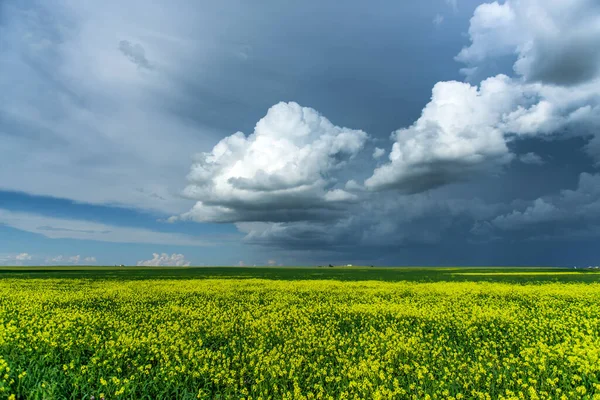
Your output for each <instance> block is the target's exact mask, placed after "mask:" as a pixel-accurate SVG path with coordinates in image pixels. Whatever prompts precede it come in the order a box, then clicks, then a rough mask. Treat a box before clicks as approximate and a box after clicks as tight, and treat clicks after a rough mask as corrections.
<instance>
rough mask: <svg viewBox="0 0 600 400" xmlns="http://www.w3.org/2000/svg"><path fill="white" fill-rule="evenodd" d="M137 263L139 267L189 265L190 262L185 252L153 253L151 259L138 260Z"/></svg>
mask: <svg viewBox="0 0 600 400" xmlns="http://www.w3.org/2000/svg"><path fill="white" fill-rule="evenodd" d="M137 265H138V266H139V267H189V266H190V262H189V261H187V260H186V259H185V256H184V255H183V254H175V253H173V254H171V255H168V254H167V253H162V254H158V253H152V259H151V260H141V261H138V262H137Z"/></svg>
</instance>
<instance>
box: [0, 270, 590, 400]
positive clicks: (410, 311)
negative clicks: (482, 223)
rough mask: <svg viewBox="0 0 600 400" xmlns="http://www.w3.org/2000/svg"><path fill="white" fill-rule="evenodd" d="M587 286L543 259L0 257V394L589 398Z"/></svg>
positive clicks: (585, 274)
mask: <svg viewBox="0 0 600 400" xmlns="http://www.w3.org/2000/svg"><path fill="white" fill-rule="evenodd" d="M599 282H600V274H598V273H596V272H593V271H581V270H571V269H569V270H567V269H550V268H458V267H457V268H369V267H365V268H360V267H352V268H340V267H334V268H328V267H323V268H300V267H298V268H291V267H288V268H283V267H282V268H226V267H220V268H218V267H213V268H206V267H204V268H136V267H126V268H112V267H110V268H109V267H96V268H68V267H64V268H61V267H57V268H41V267H40V268H37V267H36V268H33V267H31V268H15V267H12V268H8V267H7V268H1V269H0V398H12V399H21V398H22V399H25V398H27V399H91V398H95V399H100V398H105V399H157V398H178V399H192V398H194V399H196V398H201V399H211V398H252V399H259V398H262V399H268V398H272V399H276V398H287V399H316V398H330V399H338V398H380V399H389V398H414V399H421V398H432V399H461V398H462V399H470V398H481V399H496V398H504V399H519V398H526V399H534V398H539V399H563V398H565V399H571V398H598V397H600V285H599V284H598V283H599Z"/></svg>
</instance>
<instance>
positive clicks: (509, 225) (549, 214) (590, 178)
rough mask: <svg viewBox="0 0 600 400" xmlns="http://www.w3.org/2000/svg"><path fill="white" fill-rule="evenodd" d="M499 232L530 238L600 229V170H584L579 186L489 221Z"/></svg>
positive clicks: (490, 225) (575, 233)
mask: <svg viewBox="0 0 600 400" xmlns="http://www.w3.org/2000/svg"><path fill="white" fill-rule="evenodd" d="M486 225H487V228H488V230H489V228H490V227H491V228H493V229H494V230H495V231H496V234H498V233H499V232H505V233H506V232H522V233H523V234H524V235H525V236H527V237H529V238H540V237H552V236H554V237H561V236H562V237H568V236H570V235H573V236H580V235H582V234H583V233H585V232H588V233H590V232H594V233H597V232H599V231H600V174H589V173H582V174H581V175H580V176H579V182H578V184H577V187H576V188H575V189H573V190H562V191H561V192H560V193H559V194H557V195H550V196H545V197H540V198H537V199H535V200H534V201H532V202H529V203H526V204H525V205H524V206H522V207H521V208H520V209H515V210H512V211H511V212H509V213H506V214H502V215H498V216H497V217H495V218H493V219H492V220H490V221H489V222H488V223H486Z"/></svg>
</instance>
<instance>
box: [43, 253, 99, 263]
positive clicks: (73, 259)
mask: <svg viewBox="0 0 600 400" xmlns="http://www.w3.org/2000/svg"><path fill="white" fill-rule="evenodd" d="M97 262H98V261H97V260H96V257H81V255H79V254H78V255H75V256H63V255H60V256H54V257H47V258H46V264H48V265H68V264H71V265H93V264H96V263H97Z"/></svg>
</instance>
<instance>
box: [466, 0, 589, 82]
mask: <svg viewBox="0 0 600 400" xmlns="http://www.w3.org/2000/svg"><path fill="white" fill-rule="evenodd" d="M599 14H600V4H599V3H598V2H597V1H594V0H573V1H569V2H562V1H546V0H508V1H506V2H504V3H502V4H500V3H498V2H493V3H489V4H482V5H480V6H479V7H477V9H476V10H475V14H474V15H473V18H472V19H471V24H470V27H469V36H470V38H471V45H470V46H469V47H466V48H464V49H462V51H461V52H460V53H459V54H458V55H457V57H456V59H457V60H458V61H460V62H463V63H465V64H467V65H468V66H469V67H467V68H468V69H469V68H479V67H480V66H481V64H482V63H485V62H486V61H490V60H491V59H494V58H498V57H500V56H514V57H515V58H516V62H515V64H514V70H515V72H516V73H517V74H519V75H520V76H522V77H523V78H524V79H525V80H526V81H527V82H540V83H544V84H556V85H577V84H580V83H584V82H588V81H590V80H592V79H594V78H597V77H598V76H599V74H600V52H599V51H598V48H600V23H599V22H598V15H599ZM532 16H535V17H532Z"/></svg>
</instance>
